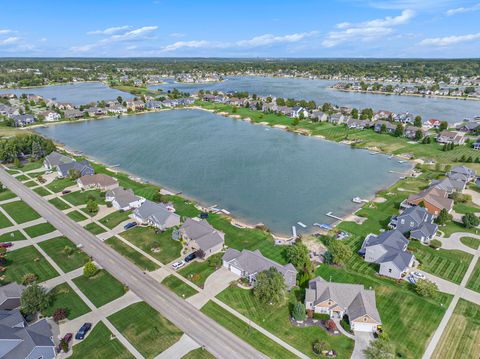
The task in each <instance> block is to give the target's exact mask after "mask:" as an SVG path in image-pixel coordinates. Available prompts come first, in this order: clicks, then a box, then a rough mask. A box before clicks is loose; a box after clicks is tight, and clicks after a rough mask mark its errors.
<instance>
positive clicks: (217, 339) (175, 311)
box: [0, 169, 266, 358]
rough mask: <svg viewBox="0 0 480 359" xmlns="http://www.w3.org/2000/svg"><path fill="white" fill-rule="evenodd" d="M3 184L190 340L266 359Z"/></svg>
mask: <svg viewBox="0 0 480 359" xmlns="http://www.w3.org/2000/svg"><path fill="white" fill-rule="evenodd" d="M0 181H1V182H2V183H3V184H4V185H5V186H7V187H8V188H9V189H10V190H11V191H12V192H14V193H15V194H17V196H18V197H20V198H21V199H22V200H23V201H25V202H26V203H27V204H28V205H29V206H31V207H32V208H33V209H34V210H35V211H37V212H38V213H39V214H40V215H41V216H42V217H43V218H44V219H45V220H47V221H48V222H50V223H51V224H52V225H53V226H55V227H56V228H57V229H58V230H59V231H60V232H61V233H62V234H63V235H65V236H66V237H68V238H69V239H70V240H71V241H72V242H74V243H75V244H77V245H81V246H82V249H83V250H84V251H85V252H86V253H87V254H88V255H90V256H91V257H92V258H93V260H94V261H95V262H97V263H98V264H99V265H100V266H101V267H103V268H105V269H106V270H107V271H108V272H110V273H111V274H112V275H113V276H114V277H116V278H117V279H118V280H119V281H121V282H122V283H123V284H125V285H126V286H128V287H129V289H130V290H132V291H133V292H134V293H135V294H137V295H138V297H139V298H141V299H142V300H144V301H145V302H146V303H148V304H149V305H150V306H152V307H153V308H155V309H156V310H157V311H158V312H159V313H160V314H161V315H163V316H164V317H165V318H167V319H168V320H170V321H171V322H172V323H173V324H175V325H176V326H177V327H178V328H179V329H181V330H182V331H184V332H185V333H186V334H188V336H189V337H190V338H192V339H193V340H195V341H196V342H197V343H200V344H201V345H203V346H205V348H206V349H207V350H208V351H209V352H211V353H212V354H213V355H215V356H216V357H218V358H266V356H265V355H263V354H262V353H260V352H258V351H257V350H255V349H253V348H252V347H251V346H250V345H248V344H247V343H245V342H244V341H242V340H241V339H239V338H238V337H236V336H235V335H233V334H232V333H231V332H229V331H228V330H226V329H224V328H223V327H222V326H220V325H219V324H217V323H216V322H215V321H213V320H212V319H210V318H209V317H207V316H206V315H204V314H203V313H201V312H200V311H199V310H198V309H196V308H195V307H194V306H193V305H191V304H190V303H188V302H186V301H184V300H182V299H181V298H179V297H178V296H177V295H176V294H174V293H173V292H171V291H169V290H168V289H167V288H165V287H163V286H162V285H161V284H160V283H158V282H157V281H156V280H155V279H154V278H152V277H151V276H149V275H146V274H145V273H144V272H142V271H141V270H140V269H138V268H137V267H136V266H135V265H134V264H132V263H131V262H129V261H128V260H127V259H126V258H124V257H123V256H122V255H120V254H118V253H117V252H115V251H114V250H113V249H112V248H110V247H109V246H107V245H106V244H104V243H103V242H102V241H100V240H98V238H96V237H95V236H94V235H93V234H91V233H90V232H88V231H87V230H85V229H84V228H83V227H81V226H80V225H79V224H77V223H76V222H74V221H73V220H72V219H70V218H69V217H68V216H67V215H66V214H64V213H63V212H61V211H60V210H58V209H56V208H55V207H54V206H53V205H51V204H50V203H48V202H47V201H46V200H45V199H43V198H42V197H40V196H39V195H37V194H36V193H35V192H33V191H32V190H31V189H29V188H27V187H26V186H24V185H23V184H22V183H21V182H19V181H18V180H17V179H15V178H13V177H12V176H10V175H9V174H8V173H7V172H6V171H5V170H4V169H0Z"/></svg>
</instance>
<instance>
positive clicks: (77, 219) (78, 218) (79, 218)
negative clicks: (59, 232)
mask: <svg viewBox="0 0 480 359" xmlns="http://www.w3.org/2000/svg"><path fill="white" fill-rule="evenodd" d="M67 216H69V217H70V218H71V219H73V220H74V221H75V222H81V221H84V220H86V219H88V218H87V217H85V215H84V214H83V213H81V212H79V211H72V212H69V213H68V214H67Z"/></svg>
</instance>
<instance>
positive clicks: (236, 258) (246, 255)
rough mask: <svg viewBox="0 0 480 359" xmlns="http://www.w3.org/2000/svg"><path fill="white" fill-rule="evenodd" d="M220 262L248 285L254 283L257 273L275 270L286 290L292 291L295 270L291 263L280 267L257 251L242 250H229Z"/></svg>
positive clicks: (295, 276) (295, 277)
mask: <svg viewBox="0 0 480 359" xmlns="http://www.w3.org/2000/svg"><path fill="white" fill-rule="evenodd" d="M222 262H223V266H224V267H225V268H227V269H228V270H229V271H230V272H232V273H235V274H237V275H239V276H240V277H242V278H246V279H247V280H248V282H249V283H250V285H253V284H254V283H255V278H256V276H257V274H258V273H260V272H263V271H266V270H268V269H270V268H275V269H276V270H277V271H278V272H279V273H280V274H281V275H282V276H283V279H284V281H285V285H286V286H287V288H288V290H290V289H292V288H293V287H294V286H295V284H296V279H297V270H296V269H295V267H294V266H293V265H292V264H291V263H289V264H287V265H280V264H278V263H277V262H274V261H272V260H271V259H268V258H265V257H264V256H263V255H262V253H261V252H260V251H259V250H258V249H257V250H254V251H250V250H248V249H244V250H242V251H241V252H240V251H238V250H236V249H233V248H229V249H227V251H226V252H225V254H224V255H223V257H222Z"/></svg>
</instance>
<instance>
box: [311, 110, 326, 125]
mask: <svg viewBox="0 0 480 359" xmlns="http://www.w3.org/2000/svg"><path fill="white" fill-rule="evenodd" d="M310 118H311V119H312V121H313V122H325V121H328V115H327V114H326V113H325V112H322V111H318V110H316V111H313V112H312V113H311V114H310Z"/></svg>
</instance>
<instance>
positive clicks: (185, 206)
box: [165, 196, 200, 217]
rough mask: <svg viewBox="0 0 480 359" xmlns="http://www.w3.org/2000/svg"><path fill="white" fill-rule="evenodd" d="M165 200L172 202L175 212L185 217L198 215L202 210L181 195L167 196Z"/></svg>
mask: <svg viewBox="0 0 480 359" xmlns="http://www.w3.org/2000/svg"><path fill="white" fill-rule="evenodd" d="M165 200H166V201H168V202H172V203H173V206H174V207H175V213H177V214H178V215H180V216H184V217H197V216H198V215H199V214H200V211H199V210H198V209H197V208H196V207H195V204H194V203H193V202H191V201H189V200H186V199H185V198H182V197H180V196H165Z"/></svg>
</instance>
